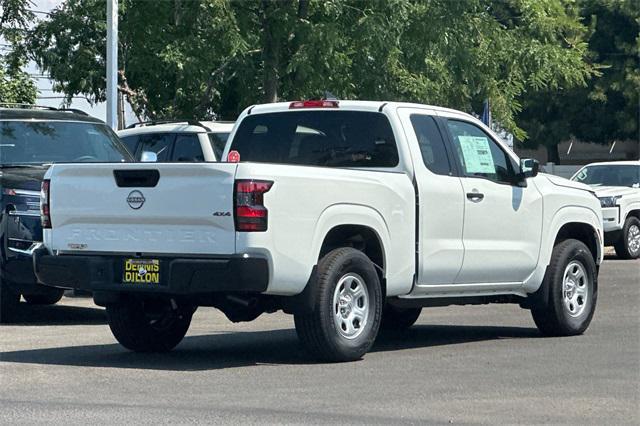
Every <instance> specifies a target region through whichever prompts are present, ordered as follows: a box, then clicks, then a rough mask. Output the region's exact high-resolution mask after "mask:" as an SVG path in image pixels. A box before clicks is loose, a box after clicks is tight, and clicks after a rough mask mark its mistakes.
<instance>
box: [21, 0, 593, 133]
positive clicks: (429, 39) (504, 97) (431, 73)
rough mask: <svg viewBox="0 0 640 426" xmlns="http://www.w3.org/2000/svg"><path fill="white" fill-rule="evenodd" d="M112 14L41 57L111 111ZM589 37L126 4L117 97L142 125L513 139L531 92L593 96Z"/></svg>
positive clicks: (361, 15)
mask: <svg viewBox="0 0 640 426" xmlns="http://www.w3.org/2000/svg"><path fill="white" fill-rule="evenodd" d="M105 9H106V8H105V4H104V1H99V0H68V1H67V2H66V3H64V4H63V5H62V6H61V7H60V8H58V9H57V10H55V11H54V12H53V13H52V15H51V16H50V19H48V20H46V21H44V22H42V23H41V24H40V25H39V26H38V27H37V29H36V31H35V33H34V38H33V40H32V43H31V51H32V53H33V55H34V58H35V59H36V60H37V62H38V64H39V65H40V66H41V67H42V69H43V70H45V71H47V72H49V73H50V74H51V76H52V77H53V79H54V81H55V82H56V88H58V89H60V90H62V91H63V92H64V93H65V94H66V95H67V96H69V97H71V96H73V95H76V94H83V95H86V96H88V97H89V98H90V99H93V100H95V101H101V100H103V99H104V97H105V77H104V74H105V71H104V63H105V59H104V58H105V53H106V47H105V46H106V43H105V37H106V28H105V19H106V18H105ZM586 31H587V28H586V27H585V26H584V25H583V24H582V23H580V21H579V20H578V9H577V8H576V7H575V5H574V3H573V2H569V1H564V0H501V1H490V0H466V1H449V0H422V1H414V0H371V1H361V0H326V1H319V0H279V1H269V0H247V1H228V0H194V1H185V0H170V1H161V2H154V3H153V6H150V4H149V2H146V1H134V0H125V1H124V2H122V3H121V10H120V40H119V41H120V47H119V49H120V63H119V69H120V81H119V85H120V90H121V91H122V92H123V93H125V95H126V96H127V98H128V100H129V101H130V102H131V103H132V105H133V106H134V109H135V110H136V111H138V113H139V115H146V116H149V117H152V118H157V117H198V118H206V117H210V116H212V115H213V114H214V113H215V114H218V115H221V116H226V117H233V116H235V115H236V114H237V113H238V112H239V111H240V110H242V109H243V108H244V107H245V106H247V105H250V104H253V103H258V102H272V101H275V100H279V99H300V98H311V97H317V96H319V95H321V94H322V93H324V92H325V91H330V92H332V93H333V94H335V95H336V96H338V97H339V98H342V99H373V100H382V99H384V100H401V101H415V102H422V103H431V104H438V105H443V106H449V107H453V108H458V109H462V110H466V111H474V110H476V111H477V110H479V109H480V105H481V103H482V100H483V99H485V98H490V99H491V101H492V106H493V115H494V118H496V119H497V120H499V121H500V123H501V124H502V125H503V126H504V127H506V128H508V129H510V130H512V131H515V132H516V133H517V134H518V135H520V136H523V135H524V133H523V132H522V131H521V129H520V128H519V127H518V126H517V123H516V121H515V118H514V117H515V116H516V114H517V113H518V112H519V111H520V109H521V104H522V99H523V97H524V95H525V94H526V93H527V92H528V91H533V90H538V91H540V90H560V89H563V88H569V87H573V86H576V85H578V86H579V85H584V84H586V81H587V80H588V79H589V78H590V77H591V76H592V75H593V74H594V69H593V67H592V66H591V65H589V64H588V63H587V61H585V55H586V52H587V45H586V43H585V42H584V36H585V34H586Z"/></svg>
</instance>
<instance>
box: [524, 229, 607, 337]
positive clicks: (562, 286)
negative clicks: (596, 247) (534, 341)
mask: <svg viewBox="0 0 640 426" xmlns="http://www.w3.org/2000/svg"><path fill="white" fill-rule="evenodd" d="M542 285H543V286H547V289H548V298H547V300H546V301H542V302H541V303H539V304H538V305H537V306H534V307H533V309H532V310H531V314H532V316H533V320H534V322H535V323H536V326H538V329H539V330H540V331H541V332H542V334H544V335H545V336H572V335H576V334H582V333H584V331H585V330H586V329H587V327H589V324H590V323H591V319H592V318H593V314H594V313H595V309H596V300H597V297H598V273H597V270H596V264H595V261H594V260H593V256H592V254H591V252H590V251H589V249H588V248H587V246H586V245H584V243H582V242H581V241H578V240H565V241H563V242H561V243H560V244H558V245H556V246H555V247H554V249H553V253H552V258H551V263H550V264H549V266H548V268H547V272H546V274H545V277H544V281H543V283H542Z"/></svg>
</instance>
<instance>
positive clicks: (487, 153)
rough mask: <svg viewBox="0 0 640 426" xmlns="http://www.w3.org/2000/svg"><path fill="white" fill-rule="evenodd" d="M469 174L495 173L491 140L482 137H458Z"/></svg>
mask: <svg viewBox="0 0 640 426" xmlns="http://www.w3.org/2000/svg"><path fill="white" fill-rule="evenodd" d="M458 140H459V141H460V147H461V148H462V156H463V157H464V164H465V167H466V169H467V173H471V174H473V173H495V172H496V167H495V165H494V163H493V157H492V156H491V147H490V146H489V139H487V138H485V137H480V136H458Z"/></svg>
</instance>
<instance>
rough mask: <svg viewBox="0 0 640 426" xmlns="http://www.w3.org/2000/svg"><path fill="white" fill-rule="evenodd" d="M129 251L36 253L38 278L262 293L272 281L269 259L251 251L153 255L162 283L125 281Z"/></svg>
mask: <svg viewBox="0 0 640 426" xmlns="http://www.w3.org/2000/svg"><path fill="white" fill-rule="evenodd" d="M125 258H126V256H115V255H113V256H100V255H96V256H93V255H91V256H76V255H61V256H53V255H50V254H48V252H47V251H46V250H38V251H36V253H34V256H33V262H34V271H35V274H36V276H37V277H38V280H39V281H40V282H41V283H43V284H45V285H49V286H53V287H65V288H74V289H80V290H90V291H93V292H96V291H105V292H136V293H137V292H140V293H144V292H149V293H162V294H175V295H197V294H208V293H216V292H264V291H265V290H266V289H267V286H268V284H269V265H268V262H267V260H266V259H264V258H258V257H250V256H247V255H238V256H225V257H215V258H206V259H200V258H175V257H153V258H156V259H159V260H160V265H161V266H160V267H161V272H160V284H123V283H122V276H123V275H122V267H123V263H124V259H125Z"/></svg>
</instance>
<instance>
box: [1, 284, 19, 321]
mask: <svg viewBox="0 0 640 426" xmlns="http://www.w3.org/2000/svg"><path fill="white" fill-rule="evenodd" d="M19 305H20V293H18V292H17V291H15V290H14V289H12V288H11V287H10V286H9V285H8V284H7V283H6V281H4V280H3V279H2V278H0V324H5V323H8V322H11V321H13V320H14V319H15V316H16V313H17V311H18V307H19Z"/></svg>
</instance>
